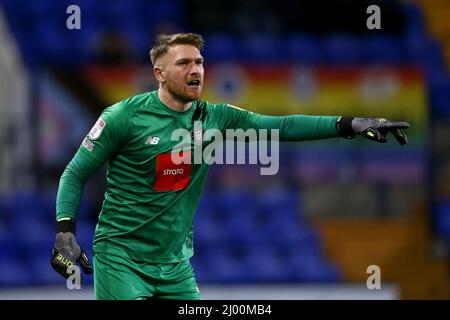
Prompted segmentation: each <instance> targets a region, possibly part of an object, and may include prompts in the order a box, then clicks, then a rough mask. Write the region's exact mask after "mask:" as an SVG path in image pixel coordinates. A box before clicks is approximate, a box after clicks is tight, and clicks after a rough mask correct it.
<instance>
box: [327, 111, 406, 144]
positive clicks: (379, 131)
mask: <svg viewBox="0 0 450 320" xmlns="http://www.w3.org/2000/svg"><path fill="white" fill-rule="evenodd" d="M408 128H409V123H408V122H404V121H400V122H394V121H391V120H388V119H383V118H351V117H341V118H340V119H339V120H338V122H336V131H337V132H338V133H339V134H340V135H341V136H343V137H345V138H347V139H352V138H354V137H355V135H356V134H358V135H361V136H363V137H365V138H367V139H369V140H373V141H377V142H382V143H384V142H386V141H387V134H388V133H389V132H390V133H392V134H393V135H394V137H395V139H397V141H398V143H399V144H400V145H405V144H407V143H408V137H407V136H406V134H405V132H403V129H408Z"/></svg>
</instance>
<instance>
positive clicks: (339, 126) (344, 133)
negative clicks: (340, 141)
mask: <svg viewBox="0 0 450 320" xmlns="http://www.w3.org/2000/svg"><path fill="white" fill-rule="evenodd" d="M352 120H353V117H341V118H340V119H339V120H338V121H337V122H336V131H337V133H338V134H339V135H340V136H341V137H344V138H347V139H351V138H353V137H354V136H355V133H354V132H353V129H352Z"/></svg>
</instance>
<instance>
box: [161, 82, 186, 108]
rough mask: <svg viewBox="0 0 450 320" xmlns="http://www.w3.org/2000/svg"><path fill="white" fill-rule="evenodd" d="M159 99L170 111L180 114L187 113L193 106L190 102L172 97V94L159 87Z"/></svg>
mask: <svg viewBox="0 0 450 320" xmlns="http://www.w3.org/2000/svg"><path fill="white" fill-rule="evenodd" d="M158 98H159V100H161V102H162V103H164V104H165V105H166V106H168V107H169V108H170V109H172V110H175V111H178V112H183V111H186V110H188V109H189V108H190V107H191V106H192V101H189V102H186V101H182V100H181V99H180V98H178V97H176V96H174V95H172V94H171V93H170V92H168V91H167V90H164V89H163V88H161V87H159V90H158Z"/></svg>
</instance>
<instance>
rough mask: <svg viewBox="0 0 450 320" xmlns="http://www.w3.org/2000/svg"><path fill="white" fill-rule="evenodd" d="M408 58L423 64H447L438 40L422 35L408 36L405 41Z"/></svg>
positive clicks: (441, 65) (438, 65)
mask: <svg viewBox="0 0 450 320" xmlns="http://www.w3.org/2000/svg"><path fill="white" fill-rule="evenodd" d="M403 47H404V52H405V57H406V59H408V60H410V61H415V62H416V63H420V64H422V65H423V66H436V67H438V68H442V67H444V66H445V62H444V57H443V55H442V48H441V45H440V44H439V42H437V41H436V40H434V39H432V38H430V37H428V36H426V35H422V36H421V37H419V36H406V37H405V38H404V42H403Z"/></svg>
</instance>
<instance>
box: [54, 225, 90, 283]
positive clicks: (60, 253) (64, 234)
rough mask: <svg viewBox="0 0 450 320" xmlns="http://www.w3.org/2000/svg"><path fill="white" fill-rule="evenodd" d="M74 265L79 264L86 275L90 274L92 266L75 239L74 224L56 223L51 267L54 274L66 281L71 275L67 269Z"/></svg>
mask: <svg viewBox="0 0 450 320" xmlns="http://www.w3.org/2000/svg"><path fill="white" fill-rule="evenodd" d="M76 264H79V265H80V266H81V268H83V270H84V272H86V273H87V274H91V273H92V265H91V264H90V263H89V259H88V257H87V255H86V253H85V252H84V251H83V250H81V248H80V246H79V244H78V242H77V239H76V238H75V222H74V221H72V220H63V221H57V222H56V237H55V246H54V247H53V250H52V259H51V265H52V267H53V269H54V270H55V271H56V272H58V273H59V274H60V275H62V276H63V277H64V278H66V279H67V278H69V277H70V275H71V274H70V273H68V270H67V268H68V267H70V266H72V265H76Z"/></svg>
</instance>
